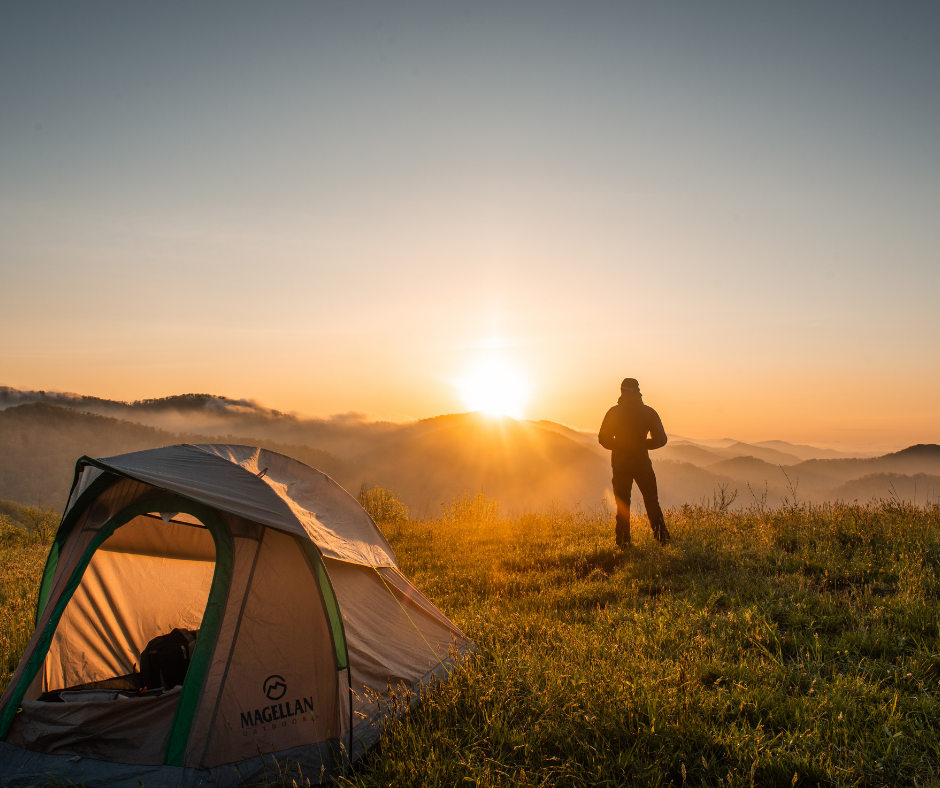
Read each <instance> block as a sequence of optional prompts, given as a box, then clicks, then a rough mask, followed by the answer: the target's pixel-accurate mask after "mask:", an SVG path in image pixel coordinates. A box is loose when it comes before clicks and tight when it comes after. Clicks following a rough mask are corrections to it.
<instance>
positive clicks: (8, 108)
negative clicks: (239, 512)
mask: <svg viewBox="0 0 940 788" xmlns="http://www.w3.org/2000/svg"><path fill="white" fill-rule="evenodd" d="M938 291H940V4H937V3H929V2H921V3H910V4H908V3H901V2H898V3H887V2H885V3H882V4H871V3H860V2H847V3H832V2H826V3H819V2H807V3H794V2H786V3H776V4H770V3H759V4H758V3H735V4H718V3H643V4H628V3H625V2H612V3H589V2H588V3H586V2H579V3H574V2H572V3H564V4H558V3H545V2H539V3H534V2H533V3H505V2H500V3H492V4H479V3H473V4H456V3H428V4H424V5H422V4H416V3H408V4H397V3H389V2H382V3H376V4H371V5H367V4H364V3H345V2H344V3H338V4H328V3H312V2H307V3H291V4H272V3H250V4H247V3H246V4H242V3H233V2H225V3H217V4H209V3H199V4H196V3H170V2H160V3H127V2H121V3H113V4H104V3H92V2H81V3H65V2H60V3H55V4H45V3H38V2H29V3H4V4H3V5H0V384H5V385H11V386H15V387H18V388H42V389H49V390H64V391H76V392H79V393H84V394H93V395H97V396H103V397H111V398H120V399H135V398H142V397H157V396H166V395H169V394H175V393H183V392H193V391H198V392H211V393H217V394H225V395H228V396H232V397H252V398H256V399H258V400H260V401H261V402H263V403H264V404H266V405H269V406H271V407H276V408H279V409H281V410H298V411H302V412H305V413H309V414H313V415H326V414H330V413H337V412H345V411H362V412H366V413H369V414H373V415H376V416H386V417H387V416H392V417H425V416H432V415H437V414H438V413H442V412H454V411H460V410H465V409H466V407H465V405H464V403H463V401H462V400H461V396H460V391H459V389H458V388H457V387H456V385H455V382H456V381H458V380H461V376H463V375H465V374H466V370H467V369H468V368H471V367H472V366H473V365H474V364H481V363H483V364H485V363H488V361H487V360H489V361H492V360H493V359H497V361H498V364H497V366H498V365H499V364H503V365H504V367H505V365H507V364H508V365H509V367H512V368H516V369H518V370H519V374H520V375H523V376H524V377H525V378H526V379H527V380H528V381H529V384H530V386H531V395H532V396H531V399H530V401H529V402H528V404H527V407H526V409H525V413H526V415H527V416H528V417H530V418H547V419H552V420H556V421H561V422H564V423H567V424H571V425H573V426H576V427H581V428H587V429H596V427H597V424H598V423H599V422H600V419H601V418H602V416H603V414H604V412H605V410H606V408H607V407H609V406H610V405H611V404H613V402H614V400H615V398H616V394H617V387H618V385H619V381H620V379H621V378H622V377H624V376H626V375H629V376H634V377H637V378H639V379H640V382H641V385H642V388H643V391H644V394H645V396H646V401H647V402H648V403H649V404H652V405H653V406H654V407H656V408H657V409H658V410H659V412H660V414H661V415H662V417H663V420H664V422H665V423H666V427H667V429H668V430H669V431H670V432H673V433H680V434H684V435H690V436H697V437H723V436H732V437H738V438H742V439H746V440H760V439H768V438H782V439H786V440H794V441H811V442H812V441H815V442H819V443H832V444H843V445H852V446H859V447H864V446H872V447H884V446H901V445H907V444H909V443H913V442H940V393H938V392H940V363H938V350H940V348H938V345H940V312H938V308H937V300H938Z"/></svg>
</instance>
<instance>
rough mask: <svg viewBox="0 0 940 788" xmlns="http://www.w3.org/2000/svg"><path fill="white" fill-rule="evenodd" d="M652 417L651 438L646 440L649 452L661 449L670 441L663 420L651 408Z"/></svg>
mask: <svg viewBox="0 0 940 788" xmlns="http://www.w3.org/2000/svg"><path fill="white" fill-rule="evenodd" d="M650 416H651V417H652V418H651V419H650V421H651V424H650V436H649V437H648V438H647V439H646V450H647V451H652V450H653V449H661V448H662V447H663V446H665V445H666V442H667V441H668V440H669V439H668V438H667V437H666V430H665V429H664V428H663V420H662V419H661V418H659V414H658V413H657V412H656V411H655V410H653V409H652V408H650Z"/></svg>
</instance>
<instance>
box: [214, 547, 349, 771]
mask: <svg viewBox="0 0 940 788" xmlns="http://www.w3.org/2000/svg"><path fill="white" fill-rule="evenodd" d="M241 619H242V620H241V624H240V627H239V631H238V637H237V638H236V640H235V643H234V647H233V649H232V652H231V658H230V659H231V661H230V663H229V666H228V673H227V676H226V677H225V680H224V682H223V683H222V686H221V687H220V688H217V689H215V690H214V694H218V696H219V704H218V712H217V715H216V719H215V722H214V725H213V726H212V730H211V731H210V733H209V736H208V744H207V747H206V750H205V754H204V755H203V753H199V756H200V760H203V764H204V765H205V766H210V767H211V766H217V765H219V764H223V763H230V762H232V761H235V760H240V759H244V758H250V757H251V756H253V755H257V754H258V753H259V752H262V753H268V752H280V751H281V750H287V749H290V748H292V747H296V746H299V745H301V744H314V743H316V742H319V741H324V740H328V739H333V740H338V739H339V738H340V733H341V732H340V730H339V726H338V717H339V703H340V694H339V693H340V689H339V683H338V682H339V678H338V675H337V673H338V671H337V667H336V661H335V657H334V654H333V649H332V646H331V638H330V633H329V622H328V620H327V616H326V611H325V610H324V608H323V605H322V603H321V602H320V592H319V589H318V587H317V583H316V578H315V576H314V574H313V571H312V570H311V568H310V567H309V566H308V564H307V559H306V558H305V556H304V554H303V552H302V551H301V549H300V548H299V547H298V545H297V543H296V541H295V540H294V539H293V538H291V537H290V536H288V535H286V534H282V533H279V532H277V531H274V530H269V531H267V532H266V533H265V535H264V539H263V541H262V544H261V550H260V553H259V555H258V561H257V564H256V566H255V572H254V582H253V583H252V584H251V588H250V590H249V593H248V597H247V599H246V600H245V606H244V611H243V612H242V615H241ZM271 633H278V634H277V635H276V636H274V637H272V636H271ZM271 676H276V677H277V679H276V680H275V681H276V682H277V683H280V685H281V688H280V689H275V690H274V691H273V692H270V691H268V692H267V694H266V691H267V690H268V688H269V687H270V685H271V682H270V681H269V679H270V677H271ZM344 699H345V693H344Z"/></svg>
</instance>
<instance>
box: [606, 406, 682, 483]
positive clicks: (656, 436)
mask: <svg viewBox="0 0 940 788" xmlns="http://www.w3.org/2000/svg"><path fill="white" fill-rule="evenodd" d="M647 435H649V436H650V437H648V438H647V437H646V436H647ZM597 440H598V441H599V442H600V444H601V446H603V447H604V448H605V449H610V463H611V465H613V466H615V467H616V466H617V465H629V464H630V463H631V462H636V461H648V460H649V454H647V452H649V451H652V450H653V449H659V448H661V447H663V446H665V445H666V441H667V438H666V430H665V429H663V422H662V420H661V419H660V418H659V414H658V413H657V412H656V411H655V410H653V409H652V408H651V407H649V406H648V405H644V404H643V403H642V402H637V403H629V404H627V403H624V401H623V397H621V398H620V399H619V400H618V401H617V404H616V405H614V406H613V407H612V408H611V409H610V410H609V411H607V415H606V416H604V423H603V424H601V431H600V432H599V433H598V434H597Z"/></svg>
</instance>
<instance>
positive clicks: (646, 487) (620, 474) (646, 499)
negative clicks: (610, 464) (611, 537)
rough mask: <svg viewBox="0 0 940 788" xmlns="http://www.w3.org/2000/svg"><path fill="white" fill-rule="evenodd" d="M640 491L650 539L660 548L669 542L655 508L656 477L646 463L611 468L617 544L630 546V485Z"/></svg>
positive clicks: (661, 516) (657, 508)
mask: <svg viewBox="0 0 940 788" xmlns="http://www.w3.org/2000/svg"><path fill="white" fill-rule="evenodd" d="M634 481H635V482H636V486H637V487H639V488H640V493H642V495H643V503H644V504H645V505H646V513H647V515H648V516H649V518H650V527H651V528H652V529H653V536H655V537H656V539H657V540H658V541H659V542H660V543H661V544H666V542H668V541H669V531H667V530H666V520H665V518H664V517H663V510H662V509H661V508H660V506H659V492H658V490H657V489H656V474H655V473H654V472H653V464H652V463H651V462H649V461H647V462H640V463H636V464H635V465H630V466H628V467H624V468H614V479H613V482H614V498H615V499H616V500H617V544H618V545H622V544H629V543H630V495H631V493H632V492H633V482H634Z"/></svg>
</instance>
